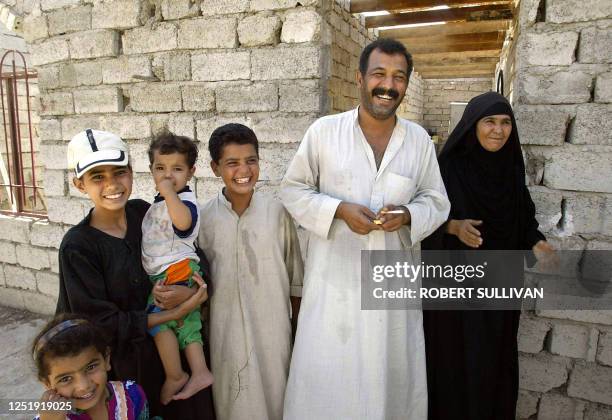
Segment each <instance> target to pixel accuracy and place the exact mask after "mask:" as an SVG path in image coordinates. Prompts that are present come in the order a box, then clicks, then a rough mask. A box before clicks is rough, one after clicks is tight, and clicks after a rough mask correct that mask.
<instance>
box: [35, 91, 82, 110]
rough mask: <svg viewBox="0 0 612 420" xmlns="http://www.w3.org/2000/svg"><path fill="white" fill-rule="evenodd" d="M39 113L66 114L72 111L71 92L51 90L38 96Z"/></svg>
mask: <svg viewBox="0 0 612 420" xmlns="http://www.w3.org/2000/svg"><path fill="white" fill-rule="evenodd" d="M38 113H39V114H40V115H67V114H72V113H74V106H73V103H72V93H69V92H53V93H47V94H44V95H41V96H40V108H39V109H38Z"/></svg>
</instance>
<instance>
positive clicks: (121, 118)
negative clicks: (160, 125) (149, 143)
mask: <svg viewBox="0 0 612 420" xmlns="http://www.w3.org/2000/svg"><path fill="white" fill-rule="evenodd" d="M99 127H100V129H101V130H105V131H110V132H111V133H115V134H117V135H118V136H119V137H121V138H123V139H144V138H148V137H150V136H151V122H150V121H149V119H148V118H147V117H145V116H141V115H132V114H121V115H117V116H111V115H105V116H103V117H102V118H100V123H99Z"/></svg>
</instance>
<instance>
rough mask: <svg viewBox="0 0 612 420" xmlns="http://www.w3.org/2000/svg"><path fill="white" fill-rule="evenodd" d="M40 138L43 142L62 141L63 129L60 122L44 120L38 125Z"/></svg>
mask: <svg viewBox="0 0 612 420" xmlns="http://www.w3.org/2000/svg"><path fill="white" fill-rule="evenodd" d="M37 132H38V138H39V139H40V140H41V141H49V140H61V139H62V128H61V125H60V122H59V121H58V120H55V119H44V120H40V122H39V123H38V130H37Z"/></svg>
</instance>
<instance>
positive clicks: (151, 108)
mask: <svg viewBox="0 0 612 420" xmlns="http://www.w3.org/2000/svg"><path fill="white" fill-rule="evenodd" d="M130 106H131V107H132V110H133V111H136V112H174V111H181V110H182V103H181V90H180V88H179V86H176V85H164V84H161V83H140V84H138V85H134V86H133V87H132V88H131V91H130Z"/></svg>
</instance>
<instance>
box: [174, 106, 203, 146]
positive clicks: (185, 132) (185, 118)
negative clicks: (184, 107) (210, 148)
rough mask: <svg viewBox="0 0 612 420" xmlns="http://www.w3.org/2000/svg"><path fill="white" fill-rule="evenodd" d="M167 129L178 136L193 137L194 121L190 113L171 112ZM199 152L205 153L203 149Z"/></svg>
mask: <svg viewBox="0 0 612 420" xmlns="http://www.w3.org/2000/svg"><path fill="white" fill-rule="evenodd" d="M168 130H170V132H172V133H174V134H176V135H178V136H186V137H189V138H191V139H195V138H196V136H195V122H194V119H193V116H192V115H189V114H183V113H179V114H172V115H171V116H170V118H169V119H168ZM200 153H203V154H205V153H206V151H205V150H201V151H200Z"/></svg>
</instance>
